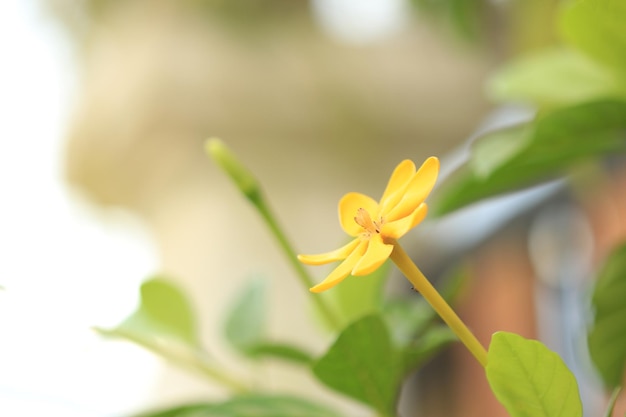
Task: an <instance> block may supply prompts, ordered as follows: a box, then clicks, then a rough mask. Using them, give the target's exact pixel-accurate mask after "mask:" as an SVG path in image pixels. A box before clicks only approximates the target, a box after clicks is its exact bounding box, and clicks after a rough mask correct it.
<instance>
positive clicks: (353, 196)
mask: <svg viewBox="0 0 626 417" xmlns="http://www.w3.org/2000/svg"><path fill="white" fill-rule="evenodd" d="M360 208H364V209H365V210H366V211H367V212H368V213H370V214H375V213H376V212H377V211H378V203H377V202H376V201H375V200H374V199H373V198H371V197H369V196H366V195H365V194H361V193H348V194H346V195H344V196H343V197H342V198H341V200H339V223H341V227H342V229H343V230H344V231H345V232H346V233H347V234H349V235H350V236H354V237H356V236H358V235H359V234H360V233H362V232H363V228H362V227H361V226H359V225H358V224H357V223H356V222H355V221H354V217H355V216H356V213H357V210H358V209H360Z"/></svg>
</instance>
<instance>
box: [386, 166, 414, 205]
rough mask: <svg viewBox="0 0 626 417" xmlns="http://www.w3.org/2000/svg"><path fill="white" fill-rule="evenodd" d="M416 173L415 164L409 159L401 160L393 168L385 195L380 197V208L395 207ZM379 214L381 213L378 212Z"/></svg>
mask: <svg viewBox="0 0 626 417" xmlns="http://www.w3.org/2000/svg"><path fill="white" fill-rule="evenodd" d="M414 174H415V164H414V163H413V161H411V160H409V159H405V160H404V161H402V162H400V163H399V164H398V166H397V167H396V169H394V170H393V173H392V174H391V177H390V178H389V182H388V183H387V187H386V188H385V192H384V193H383V196H382V197H381V198H380V206H381V207H380V209H381V210H387V211H388V209H386V207H393V206H395V205H396V203H397V202H398V201H399V200H400V198H402V193H404V189H405V188H406V186H407V185H408V183H409V181H411V178H412V177H413V175H414ZM377 214H379V213H377Z"/></svg>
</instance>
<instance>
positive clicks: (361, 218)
mask: <svg viewBox="0 0 626 417" xmlns="http://www.w3.org/2000/svg"><path fill="white" fill-rule="evenodd" d="M354 221H355V222H356V224H358V225H359V226H361V227H362V228H363V229H365V230H366V231H367V232H370V233H374V232H376V233H380V225H379V224H378V223H377V222H374V221H372V218H371V217H370V214H369V213H368V212H367V210H365V209H364V208H363V207H361V208H359V209H358V210H357V211H356V216H355V217H354Z"/></svg>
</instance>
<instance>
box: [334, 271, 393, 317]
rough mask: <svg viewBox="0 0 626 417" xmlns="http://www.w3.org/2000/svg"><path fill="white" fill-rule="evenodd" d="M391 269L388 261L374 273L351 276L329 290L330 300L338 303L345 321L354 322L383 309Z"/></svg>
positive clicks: (337, 305)
mask: <svg viewBox="0 0 626 417" xmlns="http://www.w3.org/2000/svg"><path fill="white" fill-rule="evenodd" d="M390 271H391V263H390V262H389V261H387V262H385V263H384V264H383V266H381V267H380V268H378V269H377V270H376V271H374V272H373V273H371V274H369V275H367V276H362V277H350V278H349V279H346V280H344V281H343V282H342V283H341V285H337V286H336V287H335V288H333V291H330V292H329V297H331V298H330V300H331V302H333V303H334V304H335V305H336V307H337V308H336V311H338V312H339V315H340V317H341V319H342V320H343V322H344V323H346V324H347V323H352V322H354V321H355V320H357V319H359V318H361V317H363V316H365V315H368V314H372V313H377V312H379V311H380V310H381V306H382V299H383V287H384V285H385V282H386V281H387V278H388V277H389V272H390Z"/></svg>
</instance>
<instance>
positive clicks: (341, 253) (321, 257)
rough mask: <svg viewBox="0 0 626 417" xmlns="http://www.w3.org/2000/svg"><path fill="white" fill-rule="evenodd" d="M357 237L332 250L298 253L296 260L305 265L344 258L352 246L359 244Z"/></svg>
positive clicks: (327, 262)
mask: <svg viewBox="0 0 626 417" xmlns="http://www.w3.org/2000/svg"><path fill="white" fill-rule="evenodd" d="M359 241H360V240H359V239H354V240H352V241H351V242H350V243H348V244H347V245H345V246H342V247H340V248H339V249H335V250H334V251H332V252H326V253H320V254H318V255H298V260H299V261H300V262H302V263H303V264H307V265H324V264H329V263H331V262H336V261H341V260H343V259H346V258H347V257H348V256H349V255H350V254H351V253H352V251H354V248H356V247H357V246H358V244H359Z"/></svg>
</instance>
